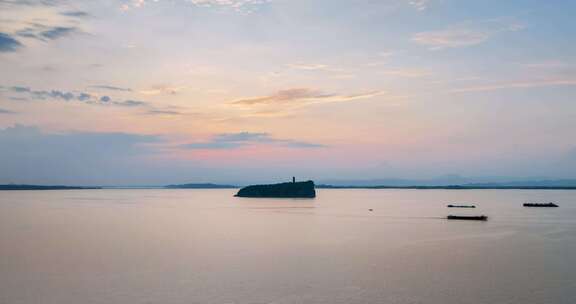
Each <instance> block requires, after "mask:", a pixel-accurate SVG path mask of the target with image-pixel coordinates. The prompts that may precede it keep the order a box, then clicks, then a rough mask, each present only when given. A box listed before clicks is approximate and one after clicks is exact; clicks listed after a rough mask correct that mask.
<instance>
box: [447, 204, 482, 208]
mask: <svg viewBox="0 0 576 304" xmlns="http://www.w3.org/2000/svg"><path fill="white" fill-rule="evenodd" d="M447 207H448V208H476V206H474V205H452V204H450V205H448V206H447Z"/></svg>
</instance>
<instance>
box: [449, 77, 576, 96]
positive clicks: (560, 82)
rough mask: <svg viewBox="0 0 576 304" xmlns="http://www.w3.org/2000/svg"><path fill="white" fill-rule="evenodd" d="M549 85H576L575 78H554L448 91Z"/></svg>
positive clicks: (492, 89) (457, 90)
mask: <svg viewBox="0 0 576 304" xmlns="http://www.w3.org/2000/svg"><path fill="white" fill-rule="evenodd" d="M549 86H576V79H556V80H554V79H550V80H532V81H516V82H501V83H493V84H487V85H481V86H473V87H466V88H460V89H454V90H451V91H450V92H451V93H467V92H482V91H496V90H503V89H519V88H537V87H549Z"/></svg>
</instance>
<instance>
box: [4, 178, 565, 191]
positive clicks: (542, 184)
mask: <svg viewBox="0 0 576 304" xmlns="http://www.w3.org/2000/svg"><path fill="white" fill-rule="evenodd" d="M470 180H471V179H469V178H463V177H458V176H448V177H442V178H437V179H430V180H410V179H373V180H324V181H321V182H319V183H317V185H316V188H324V189H330V188H340V189H342V188H370V189H395V188H396V189H398V188H399V189H576V179H542V180H528V179H527V180H516V181H501V182H500V181H499V182H469V181H470ZM236 188H240V187H239V186H235V185H228V184H214V183H188V184H174V185H167V186H130V187H113V186H108V187H90V186H89V187H77V186H45V185H21V184H7V185H0V190H82V189H236Z"/></svg>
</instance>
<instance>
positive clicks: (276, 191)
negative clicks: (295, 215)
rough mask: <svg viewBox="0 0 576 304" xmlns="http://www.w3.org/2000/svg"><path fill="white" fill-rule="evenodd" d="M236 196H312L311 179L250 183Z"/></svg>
mask: <svg viewBox="0 0 576 304" xmlns="http://www.w3.org/2000/svg"><path fill="white" fill-rule="evenodd" d="M235 196H238V197H277V198H314V197H316V191H315V190H314V182H313V181H305V182H296V180H295V179H294V178H292V182H291V183H290V182H289V183H280V184H270V185H252V186H248V187H244V188H242V189H240V191H238V193H237V194H236V195H235Z"/></svg>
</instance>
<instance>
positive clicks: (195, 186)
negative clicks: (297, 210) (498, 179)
mask: <svg viewBox="0 0 576 304" xmlns="http://www.w3.org/2000/svg"><path fill="white" fill-rule="evenodd" d="M238 188H241V187H240V186H234V185H218V184H185V185H168V186H86V187H83V186H42V185H12V184H9V185H0V191H18V190H35V191H42V190H104V189H106V190H110V189H112V190H120V189H238ZM315 188H316V189H374V190H378V189H384V190H385V189H407V190H410V189H411V190H576V186H574V187H569V186H465V185H450V186H333V185H316V187H315Z"/></svg>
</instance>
